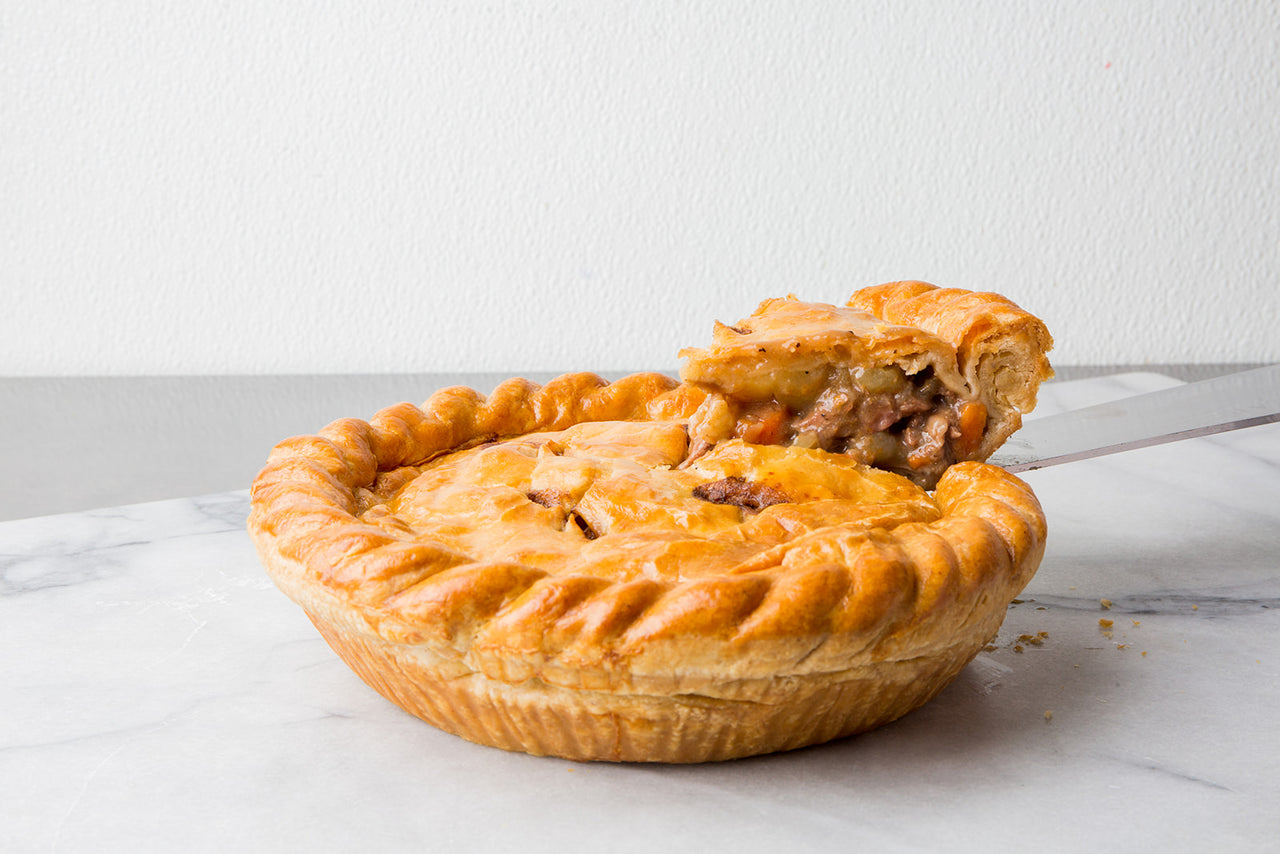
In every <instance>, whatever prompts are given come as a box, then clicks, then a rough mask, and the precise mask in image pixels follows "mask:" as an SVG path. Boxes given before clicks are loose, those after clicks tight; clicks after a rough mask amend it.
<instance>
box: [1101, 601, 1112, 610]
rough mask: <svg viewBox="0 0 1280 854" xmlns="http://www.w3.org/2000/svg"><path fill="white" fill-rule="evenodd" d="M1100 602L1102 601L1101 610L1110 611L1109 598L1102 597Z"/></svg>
mask: <svg viewBox="0 0 1280 854" xmlns="http://www.w3.org/2000/svg"><path fill="white" fill-rule="evenodd" d="M1101 602H1102V610H1104V611H1110V610H1111V600H1110V599H1103V600H1101Z"/></svg>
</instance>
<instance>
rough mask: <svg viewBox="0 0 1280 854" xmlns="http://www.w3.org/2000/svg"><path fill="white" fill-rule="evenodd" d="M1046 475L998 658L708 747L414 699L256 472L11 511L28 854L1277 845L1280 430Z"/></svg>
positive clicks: (12, 703) (17, 751)
mask: <svg viewBox="0 0 1280 854" xmlns="http://www.w3.org/2000/svg"><path fill="white" fill-rule="evenodd" d="M1170 382H1172V380H1169V379H1168V378H1165V377H1161V376H1158V375H1153V374H1131V375H1125V376H1122V377H1116V378H1109V379H1090V380H1082V381H1078V382H1069V383H1058V384H1053V385H1051V386H1049V387H1047V389H1046V390H1045V393H1044V395H1043V405H1042V409H1041V412H1042V413H1047V412H1050V411H1052V410H1054V409H1056V408H1060V407H1072V406H1080V405H1086V404H1090V403H1094V402H1099V401H1101V400H1104V399H1108V398H1112V397H1117V396H1121V395H1123V394H1126V393H1131V392H1135V391H1142V390H1147V389H1151V388H1156V387H1159V386H1162V385H1166V384H1169V383H1170ZM1026 477H1027V480H1028V481H1029V482H1031V483H1032V484H1033V485H1034V487H1035V488H1036V490H1037V492H1038V494H1039V495H1040V497H1041V499H1042V501H1043V502H1044V504H1045V508H1046V511H1047V513H1048V516H1049V520H1050V529H1051V532H1050V544H1049V549H1048V554H1047V555H1046V557H1045V561H1044V563H1043V565H1042V566H1041V569H1040V572H1039V574H1038V575H1037V577H1036V578H1035V580H1034V581H1033V582H1032V583H1031V585H1030V587H1029V588H1028V589H1027V591H1026V592H1025V594H1024V596H1023V599H1024V601H1023V602H1022V603H1021V604H1017V605H1015V606H1013V607H1011V609H1010V612H1009V615H1008V618H1007V620H1006V623H1005V627H1004V629H1003V630H1002V632H1001V635H1000V637H999V638H998V640H997V644H996V649H995V650H994V651H991V652H989V653H984V654H983V655H981V656H979V658H978V659H977V660H976V661H975V662H974V663H973V664H972V665H971V666H970V667H969V668H968V669H967V670H966V671H965V672H964V673H963V674H962V675H961V676H960V678H959V679H958V680H957V681H956V682H955V683H953V684H952V685H951V686H950V687H949V688H948V689H947V690H946V691H945V692H944V693H943V694H942V695H941V696H940V697H938V698H937V699H936V700H935V701H934V702H933V703H931V704H929V705H928V706H926V707H924V708H923V709H921V710H919V711H917V712H915V713H914V714H912V715H909V716H908V717H906V718H904V719H903V720H901V721H899V722H897V723H895V724H892V725H890V726H888V727H885V728H883V729H881V730H879V731H877V732H873V733H869V734H867V735H864V736H860V737H858V738H854V739H849V740H845V741H842V742H837V743H833V744H829V745H825V746H821V747H817V748H811V749H807V750H803V751H797V752H795V753H790V754H783V755H775V756H767V757H760V758H756V759H749V760H743V761H739V762H732V763H724V764H720V765H708V766H695V767H647V766H614V765H588V764H577V763H571V762H564V761H561V760H556V759H536V758H532V757H528V756H524V755H519V754H509V753H504V752H501V751H498V750H493V749H490V748H484V747H478V746H475V745H472V744H469V743H467V742H464V741H461V740H459V739H457V738H454V737H452V736H449V735H446V734H444V733H441V732H438V731H436V730H434V729H432V728H431V727H429V726H427V725H426V724H423V723H421V722H419V721H417V720H416V719H414V718H411V717H409V716H408V715H406V714H404V713H403V712H401V711H399V710H398V709H397V708H395V707H393V706H392V705H390V704H389V703H387V702H386V701H385V700H383V699H382V698H381V697H379V696H377V695H376V694H374V692H373V691H372V690H370V689H368V688H366V687H365V686H364V684H363V683H361V682H360V681H359V680H358V679H357V678H356V677H355V676H354V675H353V674H351V673H350V672H349V671H348V670H347V668H346V667H345V666H344V665H343V664H342V663H341V662H340V661H339V660H338V659H337V658H336V656H334V655H333V654H332V653H331V652H330V651H329V650H328V648H327V647H326V646H325V645H324V643H323V641H321V640H320V638H319V636H318V635H317V634H316V632H315V631H314V629H313V628H312V627H311V625H310V624H309V623H308V622H307V620H306V618H305V617H304V616H303V614H302V612H301V611H300V610H299V609H297V608H296V607H295V606H294V605H293V604H292V603H290V602H289V601H287V600H286V599H285V598H284V597H283V596H282V595H281V594H279V593H278V592H277V591H275V589H274V588H273V587H271V585H270V584H269V583H268V581H267V580H266V578H265V576H264V575H263V574H262V572H261V570H260V569H259V567H258V563H257V560H256V558H255V556H254V554H253V551H252V548H251V545H250V543H249V540H248V537H247V535H246V534H245V533H244V519H245V515H246V512H247V499H246V495H245V493H244V492H232V493H226V494H218V495H212V496H206V497H202V498H194V499H183V500H171V501H164V502H160V503H154V504H143V505H134V506H129V507H121V508H114V509H109V510H98V511H91V512H83V513H74V514H67V515H60V516H45V517H39V518H33V519H23V520H18V521H10V522H5V523H0V684H3V686H4V688H3V692H2V693H0V740H2V741H0V783H3V786H4V791H5V795H4V797H3V798H2V799H0V850H4V851H20V852H25V851H172V850H197V851H224V850H317V851H384V850H392V851H395V850H405V851H429V850H450V851H506V850H518V851H544V850H547V851H549V850H558V851H560V850H568V851H577V850H581V851H604V850H610V851H640V850H645V851H647V850H672V851H725V850H735V851H850V850H858V849H860V848H862V847H863V846H874V847H875V848H876V849H877V850H881V851H934V850H949V851H957V850H983V851H988V850H993V849H994V850H1013V849H1015V848H1017V849H1019V850H1022V849H1026V850H1038V851H1078V850H1082V849H1084V848H1085V847H1086V846H1088V847H1090V848H1099V847H1106V848H1107V849H1108V850H1117V851H1122V850H1162V851H1204V850H1212V851H1234V850H1245V851H1248V850H1253V851H1267V850H1271V851H1274V850H1276V848H1275V846H1276V844H1277V842H1276V840H1277V838H1280V717H1278V715H1277V712H1276V709H1277V708H1280V425H1270V426H1267V427H1259V428H1253V429H1251V430H1247V431H1242V432H1239V433H1235V434H1230V435H1225V436H1219V437H1215V438H1212V439H1197V440H1192V441H1190V442H1183V443H1179V444H1176V445H1169V446H1164V447H1160V448H1150V449H1146V450H1142V451H1135V452H1130V453H1128V454H1124V455H1119V456H1115V457H1111V458H1108V459H1104V460H1095V461H1089V462H1084V463H1075V464H1072V465H1070V466H1064V467H1059V468H1057V469H1046V470H1043V471H1039V472H1032V473H1030V474H1028V475H1027V476H1026ZM1102 599H1109V600H1111V602H1112V603H1113V604H1112V607H1111V610H1109V611H1104V610H1103V609H1102V606H1101V604H1100V601H1101V600H1102ZM1100 618H1106V619H1111V620H1114V627H1113V629H1112V632H1111V635H1110V636H1107V635H1106V634H1104V632H1103V630H1102V628H1101V627H1100V626H1099V623H1098V621H1099V619H1100ZM1042 631H1043V632H1048V638H1047V639H1046V640H1044V642H1043V643H1042V644H1041V645H1039V646H1036V645H1028V644H1023V647H1024V648H1023V651H1021V652H1018V651H1017V650H1016V649H1015V648H1014V646H1015V644H1016V643H1017V638H1018V636H1019V635H1022V634H1033V635H1034V634H1035V633H1037V632H1042ZM1048 711H1052V717H1051V718H1049V719H1046V712H1048Z"/></svg>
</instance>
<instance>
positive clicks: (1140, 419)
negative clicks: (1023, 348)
mask: <svg viewBox="0 0 1280 854" xmlns="http://www.w3.org/2000/svg"><path fill="white" fill-rule="evenodd" d="M1272 422H1280V365H1269V366H1267V367H1265V368H1255V369H1253V370H1249V371H1240V372H1238V373H1234V374H1227V375H1225V376H1221V377H1215V378H1214V379H1210V380H1202V381H1201V382H1195V383H1187V384H1186V385H1180V386H1174V387H1172V388H1167V389H1162V390H1160V391H1153V392H1149V393H1147V394H1139V395H1134V396H1132V397H1126V398H1123V399H1121V400H1115V401H1111V402H1110V403H1102V404H1099V405H1097V406H1088V407H1085V408H1083V409H1074V410H1071V411H1069V412H1064V413H1061V414H1059V415H1049V416H1046V417H1044V418H1037V419H1033V420H1031V421H1028V422H1026V423H1025V424H1024V425H1023V426H1022V429H1020V430H1019V431H1018V432H1017V433H1014V434H1013V435H1012V436H1011V437H1009V439H1008V440H1007V441H1006V442H1005V443H1004V445H1003V446H1001V448H1000V449H999V450H998V451H996V453H995V454H993V455H992V456H991V458H990V459H989V460H988V461H987V462H989V463H992V464H993V465H998V466H1001V467H1003V468H1005V469H1006V470H1008V471H1011V472H1025V471H1035V470H1036V469H1040V468H1044V467H1046V466H1053V465H1058V464H1059V463H1069V462H1075V461H1076V460H1087V459H1090V458H1092V457H1100V456H1104V455H1106V454H1116V453H1119V452H1121V451H1131V450H1134V449H1136V448H1147V447H1151V446H1152V445H1162V444H1164V443H1166V442H1176V441H1179V440H1181V439H1192V438H1195V437H1197V436H1212V435H1214V434H1215V433H1225V432H1226V431H1228V430H1240V429H1243V428H1245V427H1255V426H1257V425H1259V424H1268V423H1272Z"/></svg>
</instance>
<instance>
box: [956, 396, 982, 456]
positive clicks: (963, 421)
mask: <svg viewBox="0 0 1280 854" xmlns="http://www.w3.org/2000/svg"><path fill="white" fill-rule="evenodd" d="M959 427H960V441H958V442H956V450H958V451H959V452H960V455H961V456H963V457H968V456H971V455H972V454H973V453H974V452H975V451H977V450H978V445H980V444H981V443H982V432H983V431H984V430H986V429H987V408H986V407H985V406H983V405H982V404H981V403H979V402H978V401H976V400H970V401H966V402H965V403H963V404H961V406H960V424H959Z"/></svg>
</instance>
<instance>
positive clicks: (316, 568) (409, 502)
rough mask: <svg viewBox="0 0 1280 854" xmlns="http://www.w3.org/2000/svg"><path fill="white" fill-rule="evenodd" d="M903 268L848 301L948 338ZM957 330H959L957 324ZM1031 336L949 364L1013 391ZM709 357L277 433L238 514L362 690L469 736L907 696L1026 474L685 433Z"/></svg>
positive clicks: (769, 744) (995, 549)
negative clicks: (894, 280) (911, 469)
mask: <svg viewBox="0 0 1280 854" xmlns="http://www.w3.org/2000/svg"><path fill="white" fill-rule="evenodd" d="M903 284H904V283H898V285H897V286H894V287H890V286H886V288H885V289H884V290H881V291H876V292H875V293H874V294H869V295H867V294H866V292H861V293H862V294H864V295H862V296H860V295H858V294H855V297H854V300H853V301H852V302H851V304H853V303H859V301H860V300H861V301H864V302H865V304H866V305H867V309H864V310H865V311H868V312H880V315H875V314H871V315H870V316H873V317H875V316H882V320H883V322H884V324H891V325H902V324H904V323H906V322H910V323H913V324H915V328H917V329H919V328H921V327H925V326H930V329H929V330H928V331H922V333H921V334H923V335H926V336H931V337H932V338H937V339H939V340H946V337H945V336H946V335H947V334H949V333H950V332H953V331H954V330H953V327H952V326H948V324H949V323H951V321H950V320H948V319H947V318H945V317H944V318H943V319H942V321H941V322H939V321H938V320H937V318H935V317H934V315H936V314H938V312H939V309H938V308H937V307H936V306H935V307H934V308H933V309H931V310H930V309H926V308H922V307H921V304H920V297H921V296H922V295H923V296H925V297H928V296H929V295H930V294H933V293H936V291H937V289H932V288H928V286H925V287H926V288H927V290H916V291H915V293H914V294H913V295H910V294H908V292H910V291H912V290H913V289H915V287H916V286H915V285H914V284H912V285H910V287H903ZM895 287H896V290H895ZM977 297H979V299H974V297H973V296H972V295H968V294H967V293H966V292H954V293H953V296H952V300H953V301H954V300H959V301H960V302H961V303H962V304H963V305H962V309H963V311H965V312H967V313H969V314H970V315H973V314H980V313H981V312H980V311H979V308H980V307H981V305H982V304H988V307H990V305H995V306H997V309H996V314H998V313H999V311H1002V310H1004V309H1003V307H1004V306H1005V305H1006V304H1007V305H1011V304H1008V303H1007V301H1005V300H1003V299H1002V298H998V297H994V296H993V295H985V296H984V295H977ZM934 299H938V297H936V296H935V297H934ZM913 300H914V301H913ZM859 304H862V303H859ZM949 304H950V303H948V302H947V301H945V300H944V301H943V302H942V303H941V305H942V306H943V307H944V308H943V309H942V312H943V313H944V314H945V313H946V309H945V306H946V305H949ZM1015 308H1016V307H1015ZM912 312H919V313H920V316H919V317H916V316H914V315H913V314H912ZM1018 312H1019V314H1018V317H1019V318H1021V316H1022V314H1025V313H1021V311H1020V310H1018ZM989 313H990V312H989ZM953 326H954V328H957V329H965V330H968V331H966V332H960V333H957V334H959V336H960V338H961V339H962V341H961V343H962V344H963V342H964V340H968V339H967V338H966V335H969V333H970V332H972V324H971V325H969V326H966V325H965V324H953ZM1040 328H1042V327H1040ZM794 331H796V332H797V335H798V338H797V340H800V341H802V342H803V341H809V343H811V344H812V343H813V341H812V336H810V337H806V335H807V334H808V333H806V332H805V330H800V329H797V330H794ZM810 332H812V330H810ZM731 334H735V335H737V334H741V333H731ZM982 334H985V333H982V332H980V333H977V334H975V335H969V337H970V338H980V337H981V335H982ZM783 337H785V336H783ZM793 337H794V336H793ZM1014 337H1015V338H1018V339H1019V340H1021V336H1017V335H1015V336H1014ZM930 346H932V342H930ZM954 346H955V345H953V347H954ZM1028 347H1029V349H1030V354H1029V355H1028V354H1021V355H1010V356H1006V355H1004V353H1005V350H1000V351H999V352H998V353H996V355H994V356H991V357H989V359H988V360H987V361H985V362H984V360H983V359H982V357H978V359H977V362H978V364H976V365H975V364H966V363H965V362H964V361H963V360H961V361H959V362H955V356H954V355H953V356H952V359H953V363H954V364H956V365H957V367H956V368H955V371H956V374H957V375H958V376H960V377H962V378H965V379H964V380H963V382H964V383H969V382H976V383H977V384H978V385H980V386H982V388H983V389H984V390H985V391H984V392H983V393H987V394H990V386H991V385H993V384H994V385H995V386H997V387H999V388H1001V389H1003V391H1002V392H1001V393H1002V394H1004V395H1005V396H1006V398H1011V397H1013V396H1016V395H1018V394H1022V403H1024V404H1025V403H1026V402H1027V400H1026V390H1025V388H1022V387H1021V386H1019V385H1018V383H1016V382H1012V381H1009V380H1008V379H1007V377H1008V375H1009V374H1008V372H1013V376H1015V377H1016V376H1018V375H1020V374H1021V375H1032V374H1034V375H1037V376H1038V375H1040V374H1042V373H1043V372H1044V371H1047V362H1046V363H1043V365H1042V366H1040V367H1037V365H1039V363H1038V362H1036V359H1037V358H1043V349H1044V343H1043V342H1041V343H1040V344H1033V345H1028ZM956 349H957V350H958V349H959V348H956ZM1006 349H1007V348H1006ZM846 357H847V353H845V352H844V351H841V353H840V358H846ZM770 359H771V360H773V361H772V362H771V364H775V365H776V364H782V363H783V362H784V361H785V359H783V358H782V357H780V356H779V355H778V354H774V353H770ZM1002 360H1003V361H1002ZM829 361H830V360H829ZM1028 363H1030V364H1031V365H1032V367H1031V368H1028V367H1027V365H1028ZM934 370H935V371H936V370H939V369H938V368H936V367H935V368H934ZM984 371H985V372H987V376H986V378H985V379H984V378H983V372H984ZM725 376H728V374H727V373H726V374H725ZM970 376H973V377H977V379H976V380H971V379H968V377H970ZM1001 377H1005V378H1006V379H1005V380H1003V381H1002V380H1001ZM705 380H706V377H701V378H699V379H698V380H696V381H693V380H691V381H685V382H678V381H676V380H674V379H671V378H669V377H665V376H662V375H659V374H636V375H633V376H630V377H626V378H624V379H622V380H619V381H617V382H613V383H607V382H605V381H604V380H602V379H600V378H599V377H597V376H595V375H593V374H586V373H578V374H568V375H565V376H563V377H560V378H558V379H556V380H554V381H552V382H550V383H548V384H547V385H545V386H538V385H535V384H533V383H530V382H527V381H525V380H518V379H517V380H510V381H508V382H506V383H503V384H502V385H501V386H499V387H498V388H497V389H496V390H495V391H494V392H493V393H492V394H490V395H488V396H484V395H481V394H479V393H477V392H475V391H473V390H470V389H465V388H453V389H446V390H444V391H441V392H438V393H436V394H434V395H433V396H432V397H431V398H430V399H429V400H427V401H426V402H425V403H424V404H423V405H422V406H421V407H419V406H414V405H411V404H407V403H402V404H399V405H396V406H392V407H390V408H388V409H384V410H383V411H381V412H379V413H378V414H377V415H375V416H374V417H373V418H372V419H370V420H369V421H367V422H365V421H360V420H356V419H344V420H341V421H337V422H335V423H333V424H331V425H329V426H328V427H326V428H325V429H324V430H322V431H320V433H319V434H318V435H315V436H304V437H296V438H293V439H289V440H286V441H284V442H282V443H280V444H279V445H278V446H277V447H276V448H275V449H274V450H273V451H272V453H271V456H270V458H269V460H268V462H267V465H266V467H265V468H264V469H263V470H262V472H261V473H260V474H259V475H258V477H257V479H256V480H255V482H254V485H253V490H252V512H251V515H250V519H249V529H250V532H251V534H252V536H253V539H254V541H255V543H256V545H257V548H258V551H259V554H260V556H261V558H262V561H263V563H264V565H265V567H266V569H267V571H268V573H269V574H270V575H271V577H272V579H273V580H274V581H275V583H276V584H277V585H278V586H279V587H280V588H281V589H282V590H283V591H284V592H285V593H286V594H287V595H288V596H289V597H291V598H292V599H293V600H294V601H296V602H297V603H298V604H299V605H301V606H302V607H303V609H304V610H305V611H306V613H307V614H308V616H309V617H310V618H311V620H312V621H313V623H314V624H315V625H316V627H317V628H318V629H319V630H320V632H321V634H322V635H323V636H324V638H325V639H326V640H327V641H328V643H329V644H330V646H332V647H333V649H334V650H335V651H336V652H337V653H338V654H339V655H340V656H341V657H342V658H343V659H344V660H345V661H346V662H347V663H348V664H349V665H350V666H351V667H352V668H353V669H354V670H355V671H356V672H357V673H358V674H359V675H360V676H361V677H362V678H363V679H364V680H365V681H366V682H367V683H368V684H369V685H371V686H372V687H373V688H375V689H376V690H378V691H379V692H380V693H382V694H383V695H384V696H386V697H387V698H389V699H390V700H392V701H393V702H395V703H397V704H398V705H400V706H401V707H403V708H404V709H406V710H407V711H409V712H411V713H413V714H415V715H417V716H419V717H421V718H423V719H424V720H426V721H428V722H430V723H432V724H434V725H436V726H438V727H440V728H442V729H444V730H447V731H449V732H452V733H455V734H457V735H460V736H462V737H464V738H467V739H470V740H473V741H476V742H479V743H482V744H488V745H493V746H496V747H501V748H506V749H509V750H521V751H526V752H528V753H533V754H538V755H555V756H561V757H566V758H570V759H581V760H614V761H651V762H702V761H710V760H723V759H731V758H736V757H742V756H749V755H753V754H759V753H766V752H773V751H778V750H787V749H792V748H797V747H802V746H805V745H810V744H816V743H819V742H823V741H827V740H830V739H833V738H838V737H841V736H845V735H850V734H853V733H857V732H861V731H865V730H868V729H871V728H873V727H876V726H879V725H881V724H884V723H887V722H889V721H892V720H894V719H896V718H898V717H900V716H901V715H903V714H906V713H907V712H909V711H911V710H912V709H914V708H916V707H918V706H919V705H921V704H922V703H924V702H926V701H927V700H929V699H930V698H931V697H933V696H934V695H935V694H936V693H937V692H938V691H940V690H941V689H942V688H943V687H944V686H945V685H946V684H947V683H948V682H949V681H950V680H951V679H952V678H953V677H954V676H955V675H956V674H957V673H959V671H960V670H961V669H962V668H963V667H964V666H965V664H967V663H968V662H969V661H970V660H971V659H972V658H973V656H974V655H976V654H977V653H978V651H980V650H981V648H982V647H983V646H984V645H985V644H986V643H987V642H988V641H989V640H990V639H991V638H992V637H994V635H995V633H996V631H997V630H998V629H999V627H1000V624H1001V621H1002V619H1003V616H1004V613H1005V608H1006V606H1007V604H1008V602H1009V601H1010V599H1012V598H1013V597H1014V596H1016V595H1017V593H1018V592H1019V591H1020V590H1021V589H1022V588H1023V586H1024V585H1025V584H1026V583H1027V581H1028V580H1029V579H1030V577H1031V576H1032V575H1033V574H1034V572H1035V570H1036V568H1037V566H1038V565H1039V562H1040V559H1041V556H1042V554H1043V551H1044V542H1045V519H1044V515H1043V513H1042V511H1041V509H1040V506H1039V503H1038V502H1037V500H1036V498H1035V496H1034V495H1033V494H1032V492H1031V490H1030V488H1028V487H1027V486H1026V484H1024V483H1023V482H1021V481H1020V480H1018V479H1017V478H1016V477H1014V476H1012V475H1010V474H1008V473H1007V472H1005V471H1003V470H1002V469H999V468H996V467H993V466H990V465H986V464H984V463H982V462H978V461H962V462H958V463H954V464H951V465H949V466H948V467H947V468H946V470H945V472H944V473H943V474H942V475H941V477H940V479H938V481H937V483H936V488H935V489H933V491H932V492H930V491H926V490H925V489H924V488H921V487H920V486H919V485H917V484H915V483H912V482H911V480H909V479H907V478H905V477H902V476H900V475H898V474H894V473H891V472H888V471H882V470H879V469H876V468H872V467H869V466H867V465H864V464H862V463H860V462H858V461H857V460H856V459H854V458H853V457H851V456H848V455H845V454H840V453H833V452H830V451H827V450H823V449H821V448H812V447H798V446H796V445H795V444H794V443H787V442H779V443H773V444H769V443H760V442H751V441H747V440H746V439H744V438H743V437H741V436H739V437H733V436H729V437H721V438H718V439H717V441H716V442H715V443H714V444H712V445H711V446H709V447H696V451H697V452H696V453H693V451H694V450H695V446H697V444H698V438H697V436H696V432H697V431H696V429H695V428H696V423H695V425H694V427H691V420H693V421H695V422H696V419H695V416H697V414H698V413H699V412H704V413H705V412H706V409H707V407H708V400H712V399H714V398H715V397H716V396H717V395H719V396H721V397H722V398H724V399H731V398H726V397H725V392H724V391H723V389H721V388H718V387H717V386H715V385H714V384H711V383H708V382H706V381H705ZM1002 382H1003V385H1001V383H1002ZM966 388H967V386H966ZM1011 388H1013V389H1014V391H1012V392H1010V391H1009V389H1011ZM1030 395H1031V401H1034V388H1032V389H1031V391H1030ZM993 408H994V407H993ZM691 433H693V434H695V435H694V437H693V438H691Z"/></svg>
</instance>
